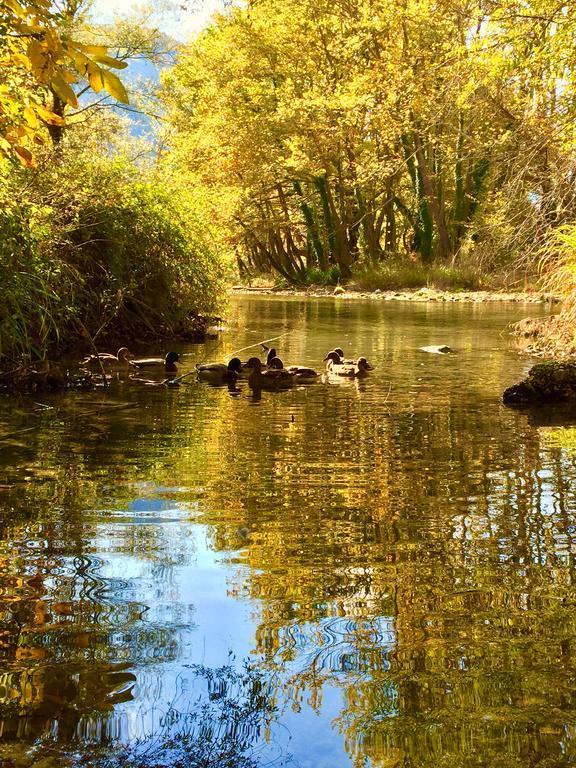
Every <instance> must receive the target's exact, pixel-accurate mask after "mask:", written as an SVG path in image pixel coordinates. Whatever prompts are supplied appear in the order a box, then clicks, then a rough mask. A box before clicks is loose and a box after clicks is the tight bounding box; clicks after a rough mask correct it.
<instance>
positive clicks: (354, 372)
mask: <svg viewBox="0 0 576 768" xmlns="http://www.w3.org/2000/svg"><path fill="white" fill-rule="evenodd" d="M340 359H341V358H340V356H339V355H338V352H336V350H333V351H332V352H329V353H328V354H327V355H326V357H325V358H324V360H325V361H326V370H327V372H328V373H329V374H331V375H334V376H346V377H347V378H350V379H352V378H355V377H358V378H360V377H363V376H367V375H368V371H372V370H374V369H373V367H372V366H371V365H370V363H369V362H368V360H366V358H365V357H359V358H358V360H356V362H355V363H341V362H339V361H340Z"/></svg>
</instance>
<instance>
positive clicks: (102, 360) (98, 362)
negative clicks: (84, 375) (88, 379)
mask: <svg viewBox="0 0 576 768" xmlns="http://www.w3.org/2000/svg"><path fill="white" fill-rule="evenodd" d="M132 357H133V355H132V353H131V352H130V350H129V349H128V347H120V349H119V350H118V352H117V353H116V354H115V355H113V354H111V353H110V352H98V354H97V355H88V356H87V357H85V358H84V360H82V362H81V365H85V366H89V367H90V368H100V366H104V367H105V368H113V367H115V366H116V367H118V366H124V365H128V363H129V362H130V360H131V359H132Z"/></svg>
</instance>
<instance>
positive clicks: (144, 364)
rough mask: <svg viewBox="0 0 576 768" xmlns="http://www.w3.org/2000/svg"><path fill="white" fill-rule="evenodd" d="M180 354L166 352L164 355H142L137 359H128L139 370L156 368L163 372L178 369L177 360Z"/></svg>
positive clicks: (171, 371)
mask: <svg viewBox="0 0 576 768" xmlns="http://www.w3.org/2000/svg"><path fill="white" fill-rule="evenodd" d="M179 360H180V355H179V354H178V352H168V354H167V355H166V357H142V358H139V359H138V360H130V365H132V366H134V368H138V369H139V370H143V369H146V370H154V369H155V370H158V371H164V372H165V373H174V372H175V371H177V370H178V365H177V363H178V361H179Z"/></svg>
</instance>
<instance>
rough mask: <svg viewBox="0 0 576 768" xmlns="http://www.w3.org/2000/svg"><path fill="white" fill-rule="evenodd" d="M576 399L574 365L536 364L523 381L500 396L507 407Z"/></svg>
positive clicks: (575, 364) (562, 363)
mask: <svg viewBox="0 0 576 768" xmlns="http://www.w3.org/2000/svg"><path fill="white" fill-rule="evenodd" d="M573 398H576V363H572V362H555V361H553V360H551V361H547V362H545V363H538V364H537V365H535V366H534V367H533V368H530V370H529V371H528V376H527V377H526V378H525V379H524V381H520V382H519V383H518V384H514V385H513V386H511V387H508V389H506V390H505V391H504V394H503V395H502V400H503V401H504V402H505V403H506V404H507V405H527V404H530V403H554V402H563V401H566V400H571V399H573Z"/></svg>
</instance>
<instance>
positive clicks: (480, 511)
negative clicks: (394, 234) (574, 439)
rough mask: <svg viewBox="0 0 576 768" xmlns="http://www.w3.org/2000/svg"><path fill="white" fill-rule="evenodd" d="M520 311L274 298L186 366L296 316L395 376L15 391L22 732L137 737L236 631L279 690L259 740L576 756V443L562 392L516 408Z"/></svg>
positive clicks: (16, 625)
mask: <svg viewBox="0 0 576 768" xmlns="http://www.w3.org/2000/svg"><path fill="white" fill-rule="evenodd" d="M530 311H531V312H533V307H531V309H530ZM523 314H524V310H523V309H522V308H521V307H517V306H515V307H504V306H501V305H499V306H490V307H487V306H486V305H484V306H481V305H441V306H437V305H435V306H431V305H428V304H425V305H402V304H396V303H394V304H393V303H386V302H383V301H382V302H370V301H366V302H360V301H355V302H348V301H336V302H335V301H333V300H332V299H328V300H318V301H312V300H309V301H302V300H300V299H287V300H270V299H261V298H250V299H246V300H242V301H239V302H237V303H236V304H234V305H233V310H232V315H233V317H232V322H231V329H230V331H229V332H228V335H225V336H224V337H223V338H222V339H221V340H219V341H218V342H213V343H212V346H211V347H210V348H209V349H208V350H206V349H198V348H190V350H188V352H189V354H188V355H187V356H186V357H185V358H184V359H185V360H186V361H189V363H188V362H187V363H186V364H187V365H188V364H189V366H190V368H192V367H193V363H194V362H195V361H196V360H197V359H201V358H202V359H206V358H207V357H210V356H213V357H215V358H218V357H220V356H224V357H225V355H226V353H227V352H229V351H232V350H234V349H237V348H240V347H242V346H246V345H248V344H250V343H253V342H254V343H256V342H258V341H259V340H260V339H263V338H268V337H273V336H275V335H280V334H283V336H282V339H281V342H279V345H280V343H281V345H282V346H281V354H282V359H283V360H284V361H285V363H287V364H300V365H312V366H314V365H316V366H317V365H318V364H319V360H321V359H322V358H323V357H324V356H325V354H326V352H327V351H328V350H329V349H331V348H333V347H334V346H342V347H343V348H344V350H345V353H346V354H347V355H348V354H350V355H351V354H360V353H362V354H364V355H366V357H367V358H368V359H369V360H370V362H371V363H372V364H373V365H375V367H376V370H375V372H374V373H373V374H372V375H371V376H370V377H368V378H367V379H366V380H364V381H362V382H342V383H340V382H336V383H333V382H329V383H326V382H319V383H318V384H313V385H310V386H301V387H295V388H294V389H292V390H290V391H287V392H279V393H275V392H263V393H261V397H260V399H257V398H256V399H255V398H254V397H253V396H252V395H251V393H250V391H249V390H248V389H247V386H246V384H245V382H239V383H238V385H237V386H236V387H234V390H235V391H233V392H229V391H228V389H227V388H226V387H223V388H213V387H207V386H203V385H198V384H194V383H192V382H191V383H190V385H189V386H186V387H181V388H179V389H178V390H166V389H163V388H143V387H138V386H137V384H136V383H134V382H129V381H124V382H123V381H119V382H117V383H116V384H115V386H114V388H113V389H112V391H111V392H110V393H109V394H108V395H106V396H103V395H102V394H101V393H100V394H91V393H88V394H75V395H73V396H71V395H64V396H62V397H60V398H58V399H54V400H52V401H50V402H47V403H45V405H49V406H52V409H51V410H48V409H42V410H41V411H37V410H35V406H34V405H33V404H32V403H27V402H25V401H23V402H22V403H20V404H19V405H18V407H17V408H14V407H13V405H12V404H11V403H5V405H4V407H0V425H1V430H0V506H1V515H2V516H1V523H0V654H1V658H2V670H1V677H0V726H1V730H0V739H1V740H3V742H4V744H5V747H6V750H12V751H14V750H15V749H16V748H22V749H23V750H24V751H25V749H26V748H28V746H29V745H30V744H32V743H33V742H34V741H36V740H38V739H44V740H45V742H46V740H50V739H51V740H52V741H53V742H54V741H55V742H57V743H58V744H59V745H60V747H61V748H62V750H64V751H66V750H69V749H70V746H71V745H74V747H75V748H76V749H79V750H80V751H81V752H82V751H88V750H90V749H92V747H93V745H95V744H102V743H103V744H107V743H110V742H113V741H114V740H119V741H120V743H122V744H125V745H126V747H125V749H127V750H128V753H127V754H130V755H132V756H134V754H135V753H133V752H131V750H133V749H134V748H135V745H136V744H137V743H138V741H137V740H138V739H141V738H152V739H155V738H156V739H157V738H159V735H161V734H163V733H165V731H163V728H164V726H165V725H166V723H167V722H170V718H171V717H175V715H174V713H175V712H178V713H179V714H178V717H176V721H177V722H178V723H179V724H180V725H181V724H182V723H183V722H188V720H190V718H193V714H192V713H193V712H194V711H196V712H198V711H199V710H198V708H197V707H196V709H195V705H194V702H196V703H197V702H198V698H197V697H196V698H195V696H194V693H193V692H194V691H195V690H196V691H197V687H196V688H195V686H197V671H198V669H199V667H198V666H197V665H198V664H200V665H202V669H205V670H206V669H220V668H222V667H223V665H225V660H226V659H227V658H228V653H229V652H230V651H233V652H234V653H235V655H236V657H237V658H244V657H249V658H250V660H251V665H252V666H251V669H252V670H253V671H254V674H257V675H259V676H261V677H260V679H261V681H262V683H261V684H262V685H264V686H265V687H266V690H267V691H269V692H270V693H269V696H270V708H269V710H268V709H267V712H266V716H265V717H264V718H263V719H261V720H259V724H260V725H259V728H260V730H258V729H256V730H255V731H254V732H252V731H251V732H250V734H249V737H247V739H246V740H245V742H243V743H246V745H247V746H248V742H250V741H251V740H252V739H253V740H254V743H256V742H257V743H258V745H259V746H258V750H260V751H258V755H257V759H258V760H260V761H261V762H266V760H269V759H275V757H276V756H277V755H278V750H280V751H281V752H282V751H283V750H286V749H288V744H287V743H286V738H287V736H286V735H287V734H288V735H289V736H290V740H289V751H290V752H292V753H293V754H294V760H295V762H296V764H299V765H302V766H315V768H316V767H317V768H322V766H327V767H328V766H330V768H335V767H338V766H348V765H350V764H353V763H355V764H358V765H361V764H364V761H367V763H368V764H372V765H375V766H376V765H378V766H398V768H400V766H402V768H408V767H409V766H418V767H419V768H428V767H430V768H432V766H434V767H436V766H443V765H446V766H451V767H452V766H457V767H458V766H461V767H462V768H472V766H490V767H491V768H492V767H493V766H498V767H500V766H501V768H520V766H522V767H523V768H524V767H525V766H540V768H544V767H546V768H552V766H554V767H557V768H560V766H568V765H573V764H574V762H575V761H576V748H575V743H574V735H575V731H574V728H575V727H576V725H575V724H576V698H575V696H576V683H575V682H574V681H575V680H576V661H575V656H574V654H575V652H576V647H575V646H574V637H576V608H575V606H576V588H575V586H574V583H575V579H574V577H575V575H576V574H575V566H574V553H575V551H576V539H575V537H576V526H575V519H574V515H575V512H576V494H575V490H574V489H575V488H576V459H575V457H576V452H574V450H573V449H572V448H571V447H570V446H569V445H567V443H566V442H562V440H558V439H556V437H554V436H552V437H551V436H550V432H549V429H548V428H549V427H550V426H554V424H557V423H560V424H562V425H564V424H565V423H566V421H565V419H566V414H565V412H564V415H562V414H561V413H560V412H555V413H554V414H552V413H548V414H547V413H546V412H545V411H544V410H542V411H539V412H537V413H536V412H530V413H525V412H522V411H518V410H515V409H514V410H513V409H509V408H505V407H504V406H502V405H501V403H500V396H501V392H502V391H503V389H504V388H505V387H506V386H508V385H509V384H510V383H512V382H513V381H515V380H517V379H519V378H521V377H522V375H523V374H524V373H525V371H526V370H527V368H528V367H529V366H530V361H526V360H523V359H521V358H519V357H518V355H517V354H516V352H515V351H514V349H513V348H512V347H510V346H509V343H508V340H507V337H506V335H505V333H504V329H505V328H506V326H507V325H508V324H509V323H510V322H512V321H514V320H516V319H519V318H520V317H522V316H523ZM431 344H448V345H449V346H450V347H452V348H453V349H455V350H456V351H457V354H455V355H446V356H440V355H426V354H423V353H422V352H420V351H419V347H422V346H426V345H431ZM112 405H113V406H116V405H121V406H123V407H121V408H111V407H110V406H112ZM559 414H560V415H559ZM571 418H572V417H571ZM570 423H573V422H572V421H571V422H570ZM2 435H4V439H5V444H4V446H3V443H2ZM256 668H257V669H256ZM229 690H230V691H233V690H234V686H232V687H231V688H230V689H229ZM213 695H214V692H213V691H212V693H210V692H209V693H208V694H207V697H208V699H207V700H208V702H210V701H212V702H213V701H215V699H214V698H213ZM217 696H218V694H216V698H217ZM235 696H236V694H234V693H232V694H231V697H232V698H231V699H230V700H232V699H233V698H234V697H235ZM211 697H212V698H211ZM240 698H241V696H240ZM175 702H178V704H177V706H176V705H175ZM275 723H276V725H275ZM278 724H280V726H283V727H279V725H278ZM282 734H284V735H285V736H286V738H284V736H282ZM283 739H284V741H283ZM7 754H10V753H9V752H7ZM247 755H248V756H249V758H250V759H256V757H254V754H253V753H252V752H251V751H250V750H248V752H247ZM1 758H2V755H1V753H0V759H1ZM194 759H196V758H194ZM199 759H200V758H198V760H199ZM192 764H194V763H193V762H192ZM198 764H201V763H198ZM238 764H240V763H238ZM247 765H248V763H247Z"/></svg>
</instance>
